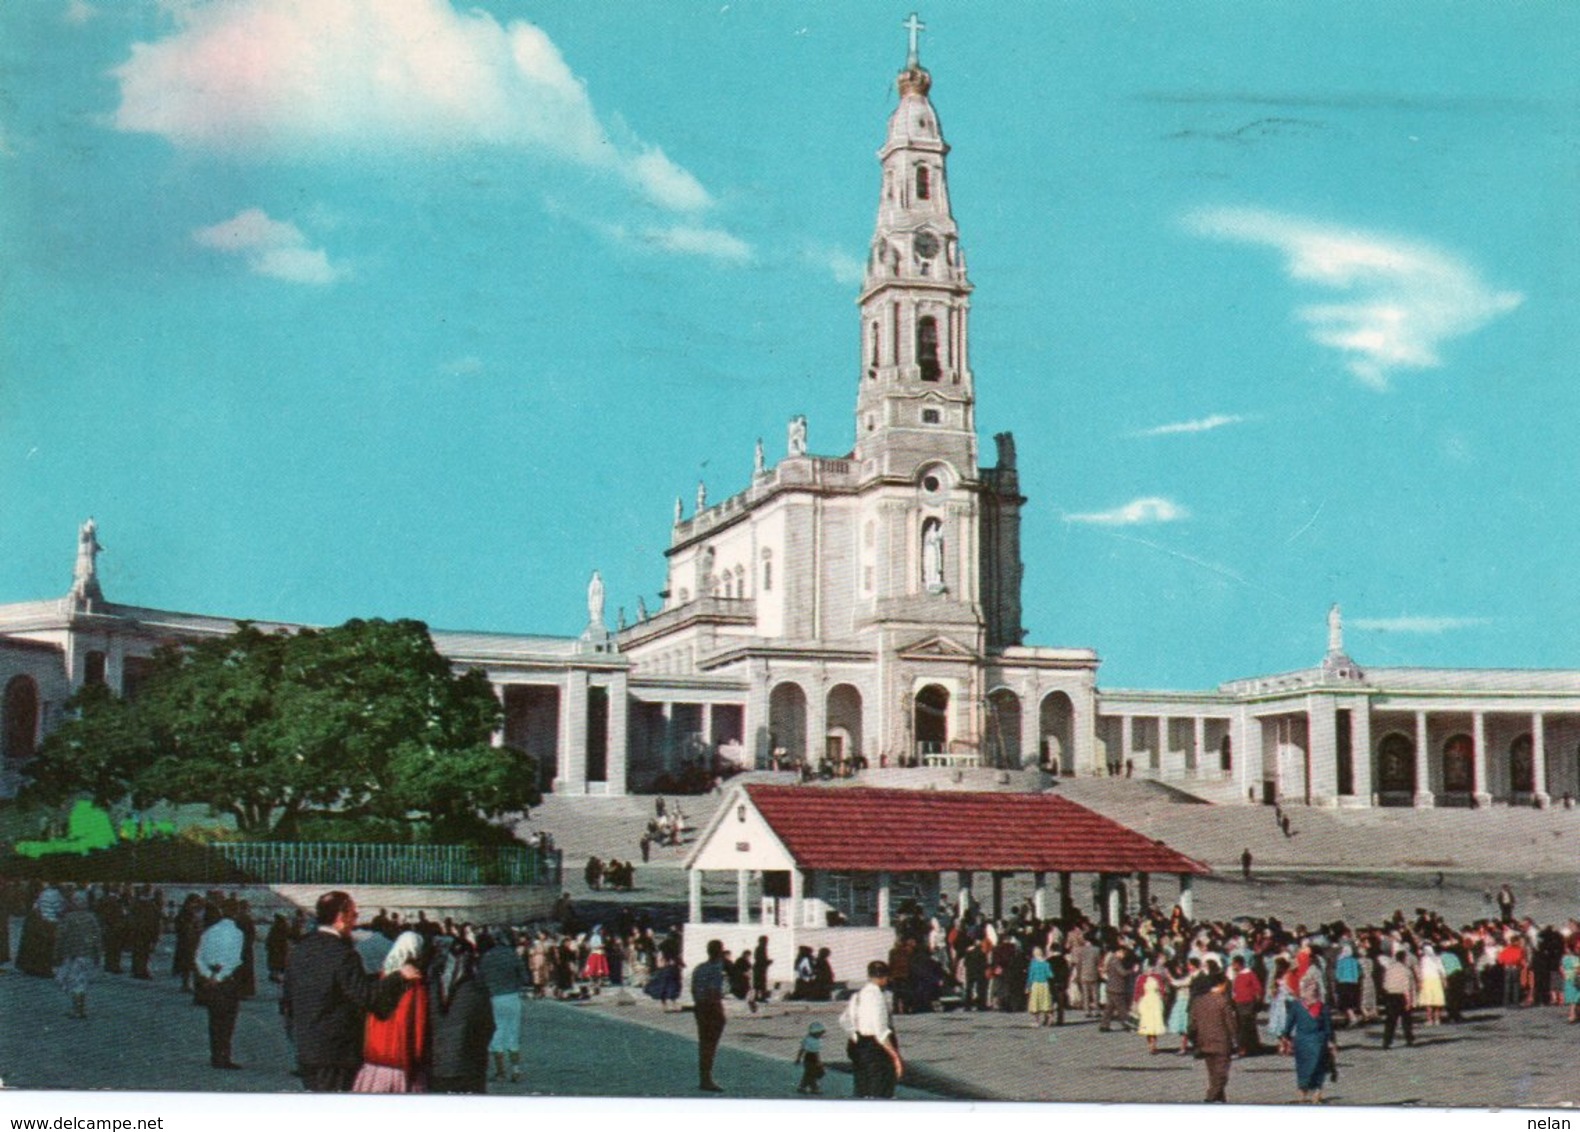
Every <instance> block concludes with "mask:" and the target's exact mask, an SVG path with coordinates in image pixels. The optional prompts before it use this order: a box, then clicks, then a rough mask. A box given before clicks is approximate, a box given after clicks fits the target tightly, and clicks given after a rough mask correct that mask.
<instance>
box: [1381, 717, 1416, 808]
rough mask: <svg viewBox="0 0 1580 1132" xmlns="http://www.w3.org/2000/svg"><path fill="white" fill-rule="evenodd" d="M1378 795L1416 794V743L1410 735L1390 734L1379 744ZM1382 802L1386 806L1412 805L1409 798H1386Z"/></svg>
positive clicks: (1395, 732) (1396, 732)
mask: <svg viewBox="0 0 1580 1132" xmlns="http://www.w3.org/2000/svg"><path fill="white" fill-rule="evenodd" d="M1377 793H1378V794H1380V795H1388V794H1393V795H1396V796H1397V795H1409V796H1413V795H1414V794H1415V741H1414V740H1412V739H1411V738H1410V737H1409V736H1408V735H1405V734H1403V733H1401V732H1398V731H1394V732H1390V733H1389V734H1387V735H1384V736H1383V739H1382V742H1381V743H1378V744H1377ZM1381 800H1382V802H1383V804H1384V805H1389V804H1392V805H1399V804H1403V805H1409V804H1410V798H1408V797H1407V798H1404V799H1400V798H1399V797H1394V798H1392V799H1389V798H1386V797H1385V798H1383V799H1381Z"/></svg>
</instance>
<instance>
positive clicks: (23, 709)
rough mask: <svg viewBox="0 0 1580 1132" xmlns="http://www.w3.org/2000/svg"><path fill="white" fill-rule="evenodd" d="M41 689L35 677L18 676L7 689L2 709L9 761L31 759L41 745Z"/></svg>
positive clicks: (5, 743)
mask: <svg viewBox="0 0 1580 1132" xmlns="http://www.w3.org/2000/svg"><path fill="white" fill-rule="evenodd" d="M38 716H39V701H38V685H37V684H35V683H34V682H33V678H32V677H31V676H15V677H12V679H11V682H10V683H9V684H7V685H6V686H5V700H4V704H3V706H0V717H3V718H4V721H5V722H4V727H5V731H4V740H3V743H4V750H3V751H0V754H3V755H4V756H5V757H6V758H8V759H17V760H20V759H30V758H32V757H33V753H34V751H35V750H36V748H37V743H38Z"/></svg>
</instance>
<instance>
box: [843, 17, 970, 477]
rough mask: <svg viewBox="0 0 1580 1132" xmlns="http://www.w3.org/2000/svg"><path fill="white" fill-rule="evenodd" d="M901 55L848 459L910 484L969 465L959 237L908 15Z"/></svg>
mask: <svg viewBox="0 0 1580 1132" xmlns="http://www.w3.org/2000/svg"><path fill="white" fill-rule="evenodd" d="M906 26H907V27H908V28H909V29H910V32H911V46H910V54H909V56H908V58H907V59H906V63H905V69H904V70H903V71H901V72H900V75H899V79H898V86H899V92H900V104H899V105H898V106H897V107H896V108H895V110H894V113H893V114H892V115H891V116H890V118H889V130H888V136H887V138H886V139H885V140H884V143H883V148H882V149H880V150H879V151H878V160H879V162H880V164H881V165H882V169H883V181H882V187H881V189H880V191H879V197H878V223H877V227H876V230H875V231H874V232H873V236H872V248H871V252H870V254H869V255H868V257H867V273H866V278H865V281H864V282H863V284H862V289H861V297H860V299H859V300H858V301H859V303H860V307H861V323H862V332H861V391H860V393H859V394H858V395H857V398H856V458H857V459H859V460H862V461H863V462H869V461H873V462H875V463H876V466H875V467H874V466H873V465H872V464H871V463H868V465H867V468H868V472H869V474H871V473H873V472H875V473H876V474H878V475H880V476H885V477H889V476H900V477H910V476H912V475H914V474H915V471H916V469H917V468H918V467H919V466H920V465H921V464H922V463H924V462H925V461H927V460H942V461H945V462H947V463H948V464H950V465H951V466H952V467H953V468H954V469H955V471H956V473H957V474H959V475H960V476H962V477H967V478H969V477H972V476H974V474H975V472H976V466H977V463H976V461H977V446H976V421H975V413H974V411H973V400H974V399H973V393H972V384H971V382H972V377H971V365H970V361H969V354H968V342H969V336H968V333H967V315H968V314H969V311H970V306H971V303H970V296H971V284H970V282H969V281H968V280H967V278H966V261H965V254H964V253H963V252H962V251H961V248H960V231H959V228H958V227H957V226H956V224H955V219H954V216H953V214H952V213H951V212H950V208H949V177H948V173H947V170H946V167H945V159H946V157H947V155H948V153H949V146H948V145H947V144H946V143H945V142H944V138H943V131H942V130H941V128H940V127H939V124H938V114H937V112H936V111H935V110H934V109H933V104H932V102H931V101H930V100H929V98H928V92H929V91H930V90H931V89H932V84H933V79H932V76H931V75H930V74H928V72H927V70H926V69H925V68H924V67H923V66H922V65H921V62H920V59H919V57H918V45H917V33H918V32H920V31H921V29H922V26H923V25H922V24H921V23H920V21H918V20H917V19H916V17H915V16H914V15H913V16H912V17H911V19H910V20H909V21H908V23H907V25H906Z"/></svg>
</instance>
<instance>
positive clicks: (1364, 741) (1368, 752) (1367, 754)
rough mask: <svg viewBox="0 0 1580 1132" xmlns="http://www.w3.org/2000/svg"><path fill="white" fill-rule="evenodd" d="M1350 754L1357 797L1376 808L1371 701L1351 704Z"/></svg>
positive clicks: (1360, 700)
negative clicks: (1373, 787) (1373, 784)
mask: <svg viewBox="0 0 1580 1132" xmlns="http://www.w3.org/2000/svg"><path fill="white" fill-rule="evenodd" d="M1350 753H1351V760H1350V761H1351V765H1352V766H1353V767H1354V770H1355V797H1356V798H1357V799H1359V800H1360V801H1362V802H1363V803H1364V804H1365V805H1369V806H1375V805H1376V804H1377V798H1376V796H1375V794H1374V793H1373V791H1372V783H1373V780H1374V776H1373V774H1372V705H1371V701H1370V700H1366V699H1357V700H1355V701H1353V702H1352V703H1351V704H1350Z"/></svg>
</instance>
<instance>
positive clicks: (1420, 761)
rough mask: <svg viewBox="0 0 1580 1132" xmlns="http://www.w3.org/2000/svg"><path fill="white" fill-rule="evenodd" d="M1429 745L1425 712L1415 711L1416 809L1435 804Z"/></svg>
mask: <svg viewBox="0 0 1580 1132" xmlns="http://www.w3.org/2000/svg"><path fill="white" fill-rule="evenodd" d="M1430 752H1431V747H1430V745H1429V743H1428V735H1427V729H1426V712H1424V711H1418V712H1416V713H1415V804H1416V807H1417V808H1418V809H1431V808H1432V807H1433V806H1435V805H1436V804H1437V798H1436V797H1435V796H1434V795H1433V793H1432V777H1431V775H1432V763H1431V754H1430Z"/></svg>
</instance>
